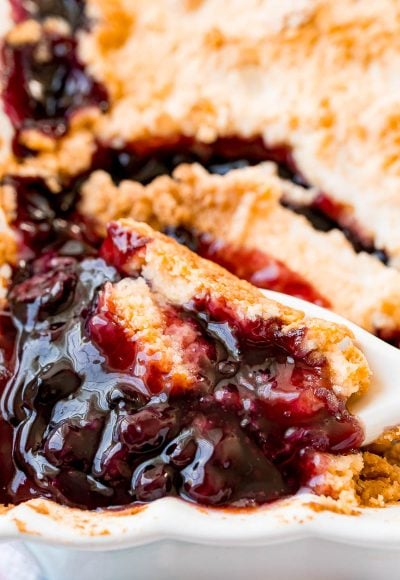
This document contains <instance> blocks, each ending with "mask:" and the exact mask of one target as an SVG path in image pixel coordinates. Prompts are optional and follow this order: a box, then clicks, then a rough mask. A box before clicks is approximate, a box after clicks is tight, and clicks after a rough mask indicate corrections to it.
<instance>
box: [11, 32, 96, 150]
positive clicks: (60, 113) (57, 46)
mask: <svg viewBox="0 0 400 580" xmlns="http://www.w3.org/2000/svg"><path fill="white" fill-rule="evenodd" d="M2 61H3V82H4V89H3V94H2V96H3V103H4V109H5V112H6V113H7V115H8V117H9V118H10V120H11V122H12V123H13V126H14V128H15V130H16V135H15V138H14V150H15V153H16V154H17V155H19V156H23V155H27V154H31V152H29V150H28V149H26V147H24V146H23V145H21V143H20V133H21V131H23V130H24V129H35V130H38V131H40V132H42V133H43V134H45V135H46V136H48V137H60V136H62V135H64V134H65V133H66V131H67V130H68V126H69V122H70V120H71V118H72V116H73V115H74V114H75V113H77V112H78V111H80V110H82V109H85V108H88V107H95V108H97V109H99V110H100V111H105V110H106V109H107V107H108V97H107V92H106V90H105V88H104V87H103V86H102V85H101V84H99V83H98V82H96V81H95V80H94V79H93V78H92V77H91V76H90V75H89V73H88V72H87V71H86V69H85V67H84V65H83V64H82V63H81V62H80V60H79V58H78V56H77V40H76V38H75V37H74V36H62V35H59V34H56V33H50V32H46V33H45V32H43V33H42V37H41V39H40V40H39V41H37V42H27V43H23V44H18V45H14V44H11V43H9V42H5V43H4V46H3V49H2Z"/></svg>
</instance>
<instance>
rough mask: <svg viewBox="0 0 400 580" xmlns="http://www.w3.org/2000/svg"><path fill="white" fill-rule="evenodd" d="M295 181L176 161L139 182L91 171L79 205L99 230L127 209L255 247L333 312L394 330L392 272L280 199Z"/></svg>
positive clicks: (268, 167)
mask: <svg viewBox="0 0 400 580" xmlns="http://www.w3.org/2000/svg"><path fill="white" fill-rule="evenodd" d="M289 189H290V192H289ZM300 189H301V188H299V187H296V186H294V185H290V186H288V184H287V182H285V181H284V180H282V179H280V178H279V177H277V175H276V173H275V172H274V166H273V165H272V164H268V163H266V164H262V165H259V166H257V167H252V168H246V169H238V170H233V171H230V172H229V173H228V174H226V175H225V176H219V175H211V174H209V173H208V172H207V171H206V170H204V169H203V168H202V167H200V166H198V165H182V166H180V167H178V168H177V169H176V170H175V172H174V175H173V177H172V178H171V177H168V176H162V177H159V178H157V179H155V180H154V181H153V182H152V183H151V184H149V185H148V186H146V187H144V186H142V185H140V184H139V183H137V182H133V181H128V180H126V181H122V182H121V184H120V185H119V186H116V185H114V184H113V182H112V180H111V178H110V176H109V175H108V174H107V173H105V172H102V171H97V172H94V173H93V174H92V175H91V176H90V178H89V179H88V180H87V181H86V182H85V184H84V185H83V187H82V201H81V205H80V210H81V212H82V213H83V214H84V215H86V216H92V217H93V216H95V221H96V223H97V225H98V227H99V228H100V229H99V231H100V233H104V230H105V227H106V224H107V223H108V222H109V221H110V220H113V219H118V218H121V217H128V216H130V217H133V218H134V219H137V220H141V221H146V222H148V223H150V224H152V225H153V227H156V228H158V229H164V228H166V227H170V226H185V227H187V228H195V229H197V230H199V231H200V232H208V233H210V234H212V235H213V236H215V237H216V238H218V239H223V240H226V241H228V242H231V243H232V244H235V245H237V246H244V247H249V248H255V249H259V250H262V251H264V252H266V253H267V254H269V255H271V256H273V257H274V258H277V259H279V260H282V261H283V262H284V263H285V264H286V265H288V266H289V267H290V268H291V269H292V270H293V271H295V272H297V273H299V274H301V275H302V276H303V277H304V278H305V279H306V280H308V281H309V282H310V283H312V284H313V285H314V286H315V287H316V288H317V290H318V291H319V292H320V293H321V294H322V295H323V296H325V297H326V298H328V300H329V302H330V303H331V305H332V308H333V309H334V310H336V311H337V312H338V313H339V314H342V315H343V316H345V317H347V318H349V319H350V320H352V321H353V322H355V323H356V324H359V325H361V326H363V327H364V328H366V329H367V330H369V331H373V332H380V331H384V332H386V333H387V334H388V333H390V332H392V333H393V332H396V331H398V330H399V329H400V274H399V273H398V272H397V270H395V269H394V268H388V267H386V266H385V265H383V264H382V263H381V262H379V261H378V260H377V259H376V258H374V257H372V256H369V255H368V254H366V253H360V254H357V253H356V252H355V251H354V250H353V248H352V246H351V244H350V243H349V242H348V241H347V240H346V238H345V237H344V235H343V234H342V233H341V232H339V231H337V230H335V231H331V232H329V233H324V232H319V231H317V230H315V229H314V228H313V227H312V226H311V224H310V223H309V222H308V221H307V220H306V219H305V218H304V217H302V216H299V215H296V214H295V213H293V212H292V211H291V210H289V209H286V208H284V207H282V205H281V204H280V200H281V199H282V197H285V196H287V195H288V193H290V196H291V197H292V198H293V197H295V195H296V191H298V190H300ZM333 256H334V257H335V258H334V259H333Z"/></svg>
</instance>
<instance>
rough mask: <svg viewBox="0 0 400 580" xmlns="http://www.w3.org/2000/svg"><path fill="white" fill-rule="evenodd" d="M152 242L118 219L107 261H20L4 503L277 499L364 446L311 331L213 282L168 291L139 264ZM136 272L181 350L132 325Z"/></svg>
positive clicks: (5, 397)
mask: <svg viewBox="0 0 400 580" xmlns="http://www.w3.org/2000/svg"><path fill="white" fill-rule="evenodd" d="M148 243H150V240H148V239H146V238H141V237H140V236H136V235H135V234H134V233H133V232H126V231H124V230H123V229H121V228H119V227H118V226H115V227H114V228H112V229H111V231H110V235H109V238H108V239H107V240H106V242H105V244H104V246H103V250H102V253H101V257H97V256H90V255H89V256H88V257H85V256H84V255H79V256H75V257H74V256H66V255H64V256H62V255H60V254H59V252H57V251H55V250H51V249H49V248H47V249H46V251H45V252H44V253H42V254H41V255H40V256H39V257H37V258H36V259H34V260H31V261H30V262H29V263H28V264H26V265H25V266H24V267H22V266H21V267H20V268H19V269H18V271H17V272H16V274H15V276H14V284H13V286H12V287H11V289H10V292H9V303H10V310H9V312H8V313H5V314H4V317H5V318H4V320H5V324H7V325H9V327H11V328H14V329H15V330H14V331H13V332H11V333H10V332H8V333H7V334H6V336H7V337H10V336H11V337H12V336H13V333H14V335H15V342H14V343H13V345H12V346H10V344H9V342H7V340H6V338H3V339H2V340H3V341H4V344H2V347H3V353H4V355H3V361H2V377H3V381H2V389H3V394H2V397H1V409H2V417H3V419H2V421H1V422H0V429H1V431H2V432H3V431H4V432H7V434H8V437H6V438H5V439H4V440H3V443H2V447H1V448H0V451H1V454H2V458H3V464H4V471H3V475H2V477H3V479H4V481H1V480H0V483H1V489H2V492H1V493H2V497H1V500H2V501H3V502H14V503H18V502H21V501H24V500H26V499H29V498H31V497H38V496H39V497H48V498H52V499H55V500H56V501H58V502H60V503H63V504H67V505H73V506H79V507H84V508H90V509H92V508H96V507H107V506H117V505H126V504H127V503H131V502H135V501H136V502H147V501H152V500H154V499H158V498H161V497H164V496H167V495H177V496H181V497H184V498H186V499H189V500H191V501H197V502H200V503H204V504H207V505H232V504H234V505H243V504H246V505H248V504H254V503H263V502H268V501H272V500H274V499H277V498H279V497H284V496H287V495H290V494H292V493H295V492H296V491H297V490H298V489H299V487H300V486H302V485H303V484H307V482H308V481H309V480H310V478H311V477H312V476H313V475H315V473H316V472H317V471H318V468H317V466H316V465H315V464H314V462H313V459H312V458H313V456H314V453H315V452H316V451H331V452H334V453H335V452H338V453H339V452H340V453H342V452H346V451H349V450H351V449H354V448H356V447H357V446H359V444H360V443H361V441H362V430H361V428H360V426H359V425H358V423H357V421H356V420H355V419H354V418H353V417H351V416H350V415H349V413H348V412H347V410H346V407H345V403H344V401H343V400H341V399H340V398H338V397H336V396H335V395H334V393H333V391H332V389H331V382H330V377H329V371H328V367H327V363H326V361H325V359H324V358H323V357H322V356H321V355H320V354H318V353H317V352H315V351H310V350H307V349H306V348H305V336H306V333H307V329H306V328H299V329H296V330H293V331H290V332H283V328H282V322H281V321H280V320H279V319H275V318H272V319H267V320H263V319H257V318H256V319H254V320H250V319H246V318H245V317H243V316H240V315H238V314H237V313H236V312H235V310H234V308H233V307H232V306H231V305H230V304H228V303H227V302H226V301H225V299H224V298H223V297H217V298H216V297H211V295H208V294H205V295H202V296H197V297H196V296H194V297H193V300H192V301H191V302H190V303H189V304H186V305H185V306H183V307H179V308H177V307H175V306H172V305H171V304H167V303H165V302H164V301H163V299H162V298H161V297H157V296H156V295H153V294H152V293H151V290H150V289H149V288H148V287H147V285H146V284H145V283H144V281H143V279H142V278H141V277H140V272H139V271H138V272H137V276H138V277H139V278H136V279H134V278H127V277H126V275H125V274H124V270H125V269H126V264H127V263H128V262H129V261H130V260H131V259H132V257H134V256H135V255H136V254H137V253H140V252H143V251H145V250H146V245H147V244H148ZM121 276H122V277H123V280H121ZM121 284H125V285H126V284H128V285H130V286H129V288H130V293H135V292H137V293H139V292H142V291H144V290H143V289H146V288H147V290H146V292H148V293H150V295H151V296H152V299H153V301H154V303H155V305H156V307H157V311H158V313H159V318H160V320H161V321H162V322H161V324H162V327H163V330H162V336H163V337H164V338H165V337H166V339H167V340H170V341H172V343H173V345H174V348H175V351H176V353H177V356H178V355H179V357H178V358H179V361H178V362H177V361H176V360H175V359H173V360H172V359H168V357H166V355H165V353H164V354H163V351H161V350H160V351H155V350H154V348H153V345H152V343H151V342H148V341H147V340H145V339H143V337H142V336H141V335H140V334H138V335H137V336H136V337H135V335H131V334H129V333H128V332H127V327H126V326H125V324H124V322H123V321H122V320H121V317H120V314H118V315H117V313H116V309H115V308H116V307H115V303H114V301H113V300H114V299H113V296H114V294H115V293H116V292H120V289H121V286H120V285H121ZM10 432H12V433H11V434H12V440H11V437H10Z"/></svg>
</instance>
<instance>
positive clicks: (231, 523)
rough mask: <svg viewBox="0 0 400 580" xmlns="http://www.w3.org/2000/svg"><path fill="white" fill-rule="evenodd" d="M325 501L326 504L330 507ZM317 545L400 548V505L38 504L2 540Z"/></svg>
mask: <svg viewBox="0 0 400 580" xmlns="http://www.w3.org/2000/svg"><path fill="white" fill-rule="evenodd" d="M324 501H325V503H324ZM305 538H317V539H324V540H328V541H333V542H337V543H345V544H350V545H358V546H363V547H374V548H384V549H397V550H398V549H399V548H400V506H395V505H393V506H388V507H386V508H356V509H355V510H354V513H352V514H350V515H346V514H342V513H335V512H334V511H332V510H329V508H328V507H327V505H326V500H324V498H322V497H318V496H315V495H312V494H310V493H300V494H298V495H297V496H294V497H291V498H288V499H284V500H279V501H277V502H275V503H273V504H268V505H264V506H260V507H258V508H247V509H237V510H232V509H221V508H209V507H204V506H199V505H197V504H191V503H189V502H186V501H184V500H182V499H179V498H172V497H169V498H163V499H160V500H156V501H154V502H152V503H150V504H147V505H144V506H130V507H129V508H127V509H123V510H112V511H111V510H103V511H98V512H90V511H86V510H79V509H74V508H69V507H66V506H61V505H58V504H56V503H54V502H52V501H50V500H46V499H35V500H30V501H28V502H24V503H22V504H19V505H17V506H14V507H10V508H6V509H5V510H4V512H3V513H1V514H0V541H4V540H12V539H23V540H25V541H26V540H29V541H39V542H42V543H46V544H50V545H58V546H63V547H65V548H68V547H69V548H79V549H84V550H96V549H97V550H99V549H101V550H117V549H122V548H129V547H136V546H143V545H147V544H151V543H154V542H157V541H163V540H169V541H171V540H175V541H179V542H187V543H192V544H203V545H214V546H225V547H229V546H232V547H233V546H239V545H240V546H243V547H245V546H247V547H250V546H266V545H270V544H274V543H284V542H292V541H295V540H299V539H305Z"/></svg>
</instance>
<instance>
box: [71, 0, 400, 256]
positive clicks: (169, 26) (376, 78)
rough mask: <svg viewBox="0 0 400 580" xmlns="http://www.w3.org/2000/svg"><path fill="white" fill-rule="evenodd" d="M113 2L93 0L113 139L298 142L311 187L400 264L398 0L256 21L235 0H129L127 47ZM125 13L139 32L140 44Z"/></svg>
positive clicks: (261, 13)
mask: <svg viewBox="0 0 400 580" xmlns="http://www.w3.org/2000/svg"><path fill="white" fill-rule="evenodd" d="M107 5H108V3H107V2H104V1H102V0H90V2H89V7H91V9H92V10H93V14H94V15H95V17H97V25H96V26H95V28H94V30H93V31H92V32H91V33H89V34H88V35H83V38H82V42H81V55H82V57H83V58H84V60H85V61H86V62H87V63H88V64H89V66H90V69H91V70H92V71H93V73H94V74H95V76H97V77H98V78H99V79H100V80H102V81H103V82H104V83H105V84H106V86H107V88H108V89H109V91H110V93H111V98H112V103H113V106H112V109H111V112H110V114H108V115H106V116H105V117H104V118H102V119H100V121H99V125H98V126H97V128H96V131H97V134H98V135H99V136H100V138H101V139H103V140H105V141H107V142H108V141H110V140H111V141H115V142H117V141H118V142H121V140H122V141H132V140H135V139H142V138H147V137H148V136H150V135H161V136H163V135H164V136H170V135H173V134H184V135H191V136H194V137H196V138H198V139H199V140H201V141H206V142H210V141H213V140H215V139H216V138H217V137H218V136H221V135H239V136H244V137H248V136H251V135H262V136H263V137H264V139H265V141H266V142H267V143H269V144H280V143H286V144H287V145H289V146H290V147H292V148H293V152H294V157H295V160H296V162H297V164H298V165H299V167H300V169H301V171H302V173H303V174H304V175H305V176H306V177H307V178H308V179H309V181H310V182H311V183H314V184H315V185H316V186H318V187H319V188H320V189H322V190H324V191H326V192H328V193H329V194H330V195H332V196H333V197H334V198H335V199H337V200H339V201H342V202H345V203H346V204H349V205H350V206H352V207H353V209H354V212H355V214H356V217H357V219H358V221H359V222H360V223H361V225H362V227H363V228H364V229H365V232H366V233H367V234H371V235H372V236H373V237H374V238H375V241H376V245H377V246H378V247H382V248H385V249H387V250H388V253H389V254H390V255H391V256H393V257H394V258H395V257H397V256H399V255H400V232H399V228H397V224H398V223H399V221H400V194H399V191H400V164H399V161H398V160H399V158H400V140H399V122H398V121H399V114H398V109H399V102H400V92H399V90H398V89H397V84H396V79H397V76H398V64H399V62H400V40H399V38H400V24H399V23H400V7H399V4H398V2H397V0H371V1H369V2H368V3H365V2H357V1H355V0H338V1H336V2H330V1H328V0H300V1H299V2H295V3H292V2H281V3H277V2H274V1H273V0H263V1H262V2H258V1H256V0H251V1H250V2H248V3H247V4H246V10H244V11H243V10H238V9H237V6H236V3H234V2H233V3H226V2H224V1H223V0H217V1H215V0H214V1H213V2H211V1H210V0H209V1H203V2H201V3H199V4H197V3H196V5H195V7H193V5H192V3H186V2H179V3H176V2H172V0H171V1H164V0H163V1H162V2H161V1H155V2H154V1H153V2H151V3H149V2H143V0H135V1H133V2H132V1H131V2H126V1H123V0H119V1H118V2H115V3H113V10H114V11H116V12H117V13H118V14H119V16H118V19H117V20H118V22H119V23H120V24H119V25H118V26H119V28H120V29H121V31H122V32H123V33H124V34H122V35H121V38H122V39H123V40H124V41H123V42H121V43H117V45H116V44H115V43H113V42H111V43H110V42H109V40H110V38H111V39H112V38H113V37H114V36H115V24H116V20H115V19H114V20H113V19H109V18H108V8H107ZM121 13H125V15H126V21H127V22H130V21H132V22H134V26H132V28H131V29H130V34H129V35H126V34H125V32H126V28H125V27H124V26H123V24H122V23H123V18H122V17H121ZM118 22H117V24H118ZM177 22H179V26H177ZM99 55H100V57H99ZM160 55H162V65H160ZM321 71H324V74H321Z"/></svg>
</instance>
